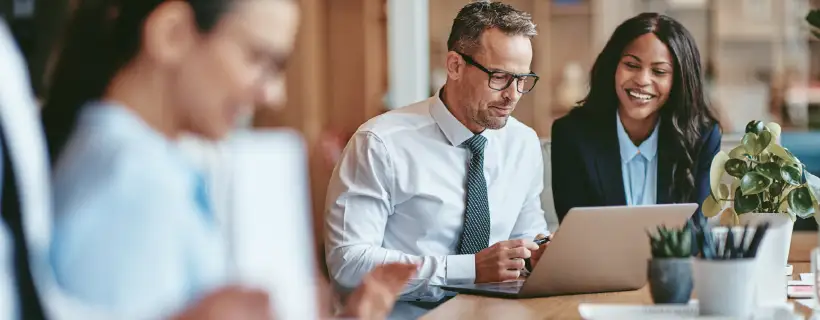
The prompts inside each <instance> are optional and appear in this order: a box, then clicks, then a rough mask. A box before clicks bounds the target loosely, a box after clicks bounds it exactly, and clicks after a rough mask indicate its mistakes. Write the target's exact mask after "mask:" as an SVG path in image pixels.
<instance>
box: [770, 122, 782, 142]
mask: <svg viewBox="0 0 820 320" xmlns="http://www.w3.org/2000/svg"><path fill="white" fill-rule="evenodd" d="M766 129H769V132H771V133H772V141H774V142H775V143H777V139H778V138H780V132H782V130H781V128H780V125H779V124H777V122H769V123H767V124H766Z"/></svg>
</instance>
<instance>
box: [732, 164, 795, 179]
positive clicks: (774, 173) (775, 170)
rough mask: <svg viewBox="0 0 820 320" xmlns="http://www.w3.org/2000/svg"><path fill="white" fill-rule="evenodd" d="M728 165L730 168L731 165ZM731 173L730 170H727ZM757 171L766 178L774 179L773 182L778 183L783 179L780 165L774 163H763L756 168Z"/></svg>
mask: <svg viewBox="0 0 820 320" xmlns="http://www.w3.org/2000/svg"><path fill="white" fill-rule="evenodd" d="M726 165H727V166H728V165H729V163H728V162H727V163H726ZM726 171H729V170H726ZM755 171H757V172H759V173H760V174H762V175H763V176H765V177H766V178H769V179H772V181H777V180H780V179H782V178H781V177H780V165H778V164H777V163H774V162H766V163H761V164H759V165H757V167H755Z"/></svg>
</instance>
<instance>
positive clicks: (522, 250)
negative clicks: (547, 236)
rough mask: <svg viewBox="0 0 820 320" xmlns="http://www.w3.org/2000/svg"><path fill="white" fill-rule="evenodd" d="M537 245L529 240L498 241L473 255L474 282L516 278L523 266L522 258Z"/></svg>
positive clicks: (530, 252)
mask: <svg viewBox="0 0 820 320" xmlns="http://www.w3.org/2000/svg"><path fill="white" fill-rule="evenodd" d="M537 250H538V245H536V244H535V243H534V242H532V241H530V240H521V239H519V240H507V241H501V242H498V243H496V244H494V245H492V246H490V247H489V248H487V249H484V250H481V251H479V252H478V253H476V255H475V275H476V277H475V282H476V283H485V282H499V281H507V280H514V279H517V278H518V276H520V275H521V269H523V268H524V259H526V258H529V257H530V256H532V251H537Z"/></svg>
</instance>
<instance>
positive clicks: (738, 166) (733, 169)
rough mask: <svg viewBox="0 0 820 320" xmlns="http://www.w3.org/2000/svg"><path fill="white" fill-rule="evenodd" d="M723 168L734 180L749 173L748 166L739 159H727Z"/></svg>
mask: <svg viewBox="0 0 820 320" xmlns="http://www.w3.org/2000/svg"><path fill="white" fill-rule="evenodd" d="M723 168H724V169H725V170H726V173H728V174H729V175H730V176H733V177H735V178H741V177H743V175H744V174H746V172H747V171H749V166H748V165H747V164H746V161H743V160H739V159H729V160H728V161H726V165H725V166H724V167H723ZM778 169H779V168H778Z"/></svg>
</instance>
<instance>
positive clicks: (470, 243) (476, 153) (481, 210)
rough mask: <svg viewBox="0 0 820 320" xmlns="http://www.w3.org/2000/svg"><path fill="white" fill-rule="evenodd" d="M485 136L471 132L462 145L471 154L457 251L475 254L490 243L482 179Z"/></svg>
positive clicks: (485, 192)
mask: <svg viewBox="0 0 820 320" xmlns="http://www.w3.org/2000/svg"><path fill="white" fill-rule="evenodd" d="M485 145H487V138H485V137H483V136H482V135H475V136H473V137H472V138H470V139H467V141H464V143H463V144H462V146H463V147H466V148H467V149H468V150H470V153H472V157H470V166H469V167H468V169H467V185H466V188H465V190H466V191H467V192H466V202H467V205H466V209H465V210H464V231H463V232H462V233H461V239H460V241H459V244H458V253H459V254H475V253H477V252H479V251H481V250H484V249H485V248H487V246H488V245H489V243H490V203H489V200H487V180H486V179H484V146H485Z"/></svg>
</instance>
